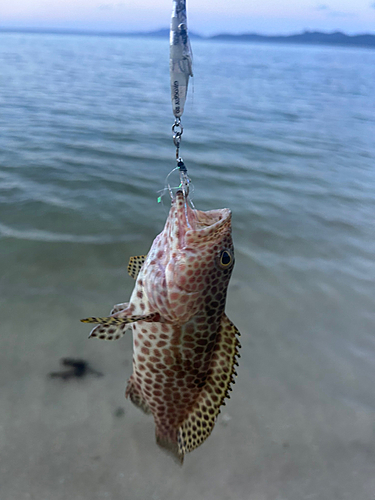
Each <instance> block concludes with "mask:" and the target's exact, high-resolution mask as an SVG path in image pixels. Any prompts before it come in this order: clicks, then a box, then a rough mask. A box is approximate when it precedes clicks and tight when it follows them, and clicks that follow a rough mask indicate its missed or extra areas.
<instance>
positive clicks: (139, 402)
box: [125, 375, 151, 415]
mask: <svg viewBox="0 0 375 500" xmlns="http://www.w3.org/2000/svg"><path fill="white" fill-rule="evenodd" d="M125 397H126V398H129V399H130V401H131V402H132V403H133V404H134V406H136V407H137V408H139V409H140V410H142V411H143V412H144V413H146V414H147V415H150V413H151V410H150V407H149V406H148V404H147V402H146V400H145V399H144V397H143V396H142V394H141V393H140V391H139V390H138V389H137V387H136V385H135V382H134V377H133V375H132V376H131V377H130V379H129V382H128V385H127V387H126V391H125Z"/></svg>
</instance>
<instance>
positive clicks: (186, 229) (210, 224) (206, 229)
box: [172, 190, 232, 248]
mask: <svg viewBox="0 0 375 500" xmlns="http://www.w3.org/2000/svg"><path fill="white" fill-rule="evenodd" d="M173 205H174V207H175V210H174V214H173V215H174V217H173V218H174V221H172V228H174V231H173V232H174V235H173V236H174V237H173V239H174V240H175V242H176V243H177V241H178V246H179V247H180V248H182V247H183V246H184V245H185V243H186V236H187V235H188V234H189V239H191V238H193V239H195V237H196V238H197V239H199V240H200V241H204V240H205V239H206V238H210V239H211V238H212V237H213V235H216V238H217V239H220V238H221V235H222V234H223V232H225V231H227V230H230V227H231V215H232V212H231V210H230V209H229V208H221V209H217V210H209V211H207V212H204V211H202V210H196V209H195V208H192V207H191V206H190V202H189V196H188V194H187V193H185V192H184V191H182V190H178V191H177V192H176V195H175V199H174V201H173ZM216 238H215V239H216Z"/></svg>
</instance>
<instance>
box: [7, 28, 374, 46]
mask: <svg viewBox="0 0 375 500" xmlns="http://www.w3.org/2000/svg"><path fill="white" fill-rule="evenodd" d="M0 32H3V33H4V32H6V33H34V34H43V33H45V34H62V35H96V36H98V35H99V36H121V37H131V36H141V37H163V38H164V37H168V36H169V29H168V28H164V29H160V30H156V31H146V32H144V31H137V32H131V33H126V32H118V31H117V32H115V31H82V30H80V31H78V30H57V29H36V28H35V29H34V28H19V29H18V28H2V27H0ZM190 36H191V38H196V39H199V38H200V39H202V40H212V41H230V42H266V43H288V44H309V45H336V46H337V45H340V46H351V47H371V48H375V34H374V35H372V34H369V33H364V34H361V35H347V34H345V33H342V32H341V31H335V32H333V33H323V32H321V31H304V32H303V33H298V34H295V35H259V34H257V33H243V34H239V35H232V34H230V33H221V34H218V35H213V36H202V35H199V34H197V33H194V32H191V31H190Z"/></svg>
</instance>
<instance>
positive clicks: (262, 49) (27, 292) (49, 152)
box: [0, 33, 375, 500]
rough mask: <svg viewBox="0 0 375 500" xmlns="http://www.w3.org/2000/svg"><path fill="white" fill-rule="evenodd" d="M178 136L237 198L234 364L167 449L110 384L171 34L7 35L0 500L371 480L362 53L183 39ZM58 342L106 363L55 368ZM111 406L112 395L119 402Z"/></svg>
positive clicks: (147, 230) (162, 129)
mask: <svg viewBox="0 0 375 500" xmlns="http://www.w3.org/2000/svg"><path fill="white" fill-rule="evenodd" d="M193 49H194V58H195V59H194V60H195V75H196V76H195V78H194V80H193V84H192V85H191V88H192V89H193V92H191V93H190V96H189V101H188V104H187V107H186V110H185V114H184V116H183V124H184V127H185V128H184V134H183V141H182V149H181V153H182V155H183V157H184V159H185V162H186V164H187V166H188V169H189V174H190V176H191V177H192V180H193V183H194V186H195V193H194V204H195V206H196V207H197V208H199V209H201V210H208V209H213V208H221V207H223V206H227V207H230V208H231V209H232V211H233V232H234V241H235V248H236V268H235V271H234V275H233V278H232V282H231V286H230V290H229V297H228V305H227V313H228V316H229V317H230V318H231V319H232V321H233V322H234V323H235V324H236V325H237V326H238V328H239V329H240V331H241V332H242V346H243V348H242V353H241V354H242V357H241V363H240V367H239V370H238V373H239V377H238V380H237V383H236V385H235V388H234V391H233V393H232V398H231V400H230V401H228V403H227V406H225V407H224V409H223V410H224V411H223V412H222V415H221V417H220V419H219V420H218V423H217V425H216V427H215V430H214V432H213V434H212V436H211V437H210V438H209V439H208V440H207V442H206V443H205V444H204V445H202V446H201V447H200V448H199V449H197V450H196V451H194V452H193V453H192V454H190V455H189V456H187V457H186V460H185V465H184V467H183V468H182V469H179V468H178V467H177V466H176V465H175V464H174V463H173V462H172V461H171V460H170V458H169V457H168V456H166V455H164V454H163V452H162V451H160V450H159V449H158V448H157V446H156V445H155V443H154V436H153V432H154V426H153V422H152V419H149V418H147V417H146V416H144V415H142V414H140V412H138V411H137V410H136V409H135V408H134V407H133V406H132V405H131V403H130V402H129V401H125V400H124V396H123V392H124V388H125V383H126V380H127V378H128V377H129V375H130V373H131V351H132V346H131V339H130V337H127V338H124V339H122V341H121V342H119V343H116V344H114V343H110V342H109V343H103V342H99V341H98V342H96V341H94V340H93V341H88V340H87V334H88V329H87V327H86V326H84V325H82V324H80V323H79V321H78V320H79V318H81V317H85V316H88V315H92V314H93V315H103V314H107V313H108V311H109V309H110V307H111V306H112V304H114V303H117V302H120V301H125V300H127V298H128V297H129V294H130V292H131V289H132V285H133V282H132V280H131V279H130V278H129V277H128V276H127V274H126V265H127V260H128V258H129V256H130V255H137V254H143V253H146V252H147V250H148V248H149V246H150V244H151V242H152V239H153V238H154V236H155V235H156V234H157V233H158V232H159V231H160V230H161V229H162V227H163V224H164V221H165V218H166V214H167V211H168V196H165V197H163V203H162V204H158V203H157V197H158V196H159V194H158V191H159V190H161V189H163V187H164V182H165V178H166V176H167V174H168V173H169V172H170V170H171V169H172V168H173V167H174V159H173V158H174V150H173V145H172V142H171V130H170V127H171V124H172V121H173V120H172V117H171V105H170V95H169V81H168V42H167V41H163V40H158V39H153V40H151V39H141V38H139V39H135V38H115V37H113V38H112V37H111V38H109V37H108V38H106V37H99V36H97V37H96V36H70V35H63V36H62V35H31V34H4V33H2V34H0V68H1V71H0V106H1V110H2V112H1V115H0V255H1V261H0V266H1V269H0V286H1V299H2V300H1V306H2V308H1V309H2V310H1V317H2V323H1V330H0V331H1V336H2V349H1V353H0V374H1V378H0V380H1V394H2V398H1V399H2V402H1V405H0V425H1V434H0V447H1V454H2V456H3V457H6V460H2V462H1V465H0V491H1V498H2V499H4V500H13V499H15V498H17V500H18V499H20V500H21V499H38V500H44V499H45V500H50V499H52V498H53V499H54V500H60V499H65V498H74V499H75V500H81V499H82V500H88V499H90V500H97V499H102V498H108V499H116V500H117V499H118V498H127V499H128V498H129V499H130V500H135V499H138V498H139V499H144V498H151V499H163V500H168V499H174V498H180V499H181V500H190V499H195V498H205V499H208V500H210V499H229V498H231V499H232V498H236V499H251V500H303V499H315V498H316V499H319V500H332V499H339V500H343V499H344V500H346V499H347V500H352V499H354V498H355V499H356V500H368V499H369V498H370V499H371V498H374V497H375V423H374V422H375V388H374V387H375V384H374V381H375V335H374V322H375V285H374V276H375V258H374V255H375V240H374V236H375V227H374V211H375V173H374V172H375V171H374V160H375V146H374V140H373V139H374V137H375V95H374V88H373V82H374V81H375V52H374V51H371V50H368V49H350V48H328V47H307V46H306V47H301V46H298V47H293V46H282V45H268V44H267V45H260V44H246V45H245V44H231V43H214V42H204V41H195V42H194V47H193ZM63 357H75V358H83V359H85V360H87V361H88V362H89V363H90V364H91V366H92V367H93V368H94V369H96V370H97V371H100V372H101V373H103V375H104V376H103V377H96V376H94V375H91V376H90V375H88V376H87V378H83V379H77V380H75V379H73V380H67V381H63V380H59V379H55V378H50V377H49V373H50V372H56V371H59V370H60V366H59V360H60V359H61V358H63ZM123 410H124V411H123Z"/></svg>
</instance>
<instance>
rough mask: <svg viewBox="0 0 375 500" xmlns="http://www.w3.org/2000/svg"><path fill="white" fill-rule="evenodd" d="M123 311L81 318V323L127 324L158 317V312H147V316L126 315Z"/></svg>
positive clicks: (152, 319)
mask: <svg viewBox="0 0 375 500" xmlns="http://www.w3.org/2000/svg"><path fill="white" fill-rule="evenodd" d="M123 312H124V311H120V312H118V313H116V314H113V315H112V316H106V317H104V318H98V317H91V318H84V319H81V323H99V324H101V325H107V326H110V325H127V324H129V323H135V322H136V321H156V320H157V319H158V318H159V319H160V314H158V313H157V314H155V313H153V314H148V315H147V316H128V315H123Z"/></svg>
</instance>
